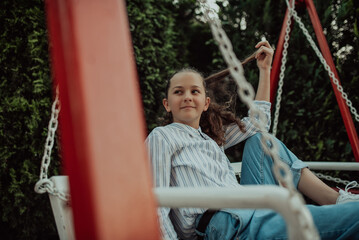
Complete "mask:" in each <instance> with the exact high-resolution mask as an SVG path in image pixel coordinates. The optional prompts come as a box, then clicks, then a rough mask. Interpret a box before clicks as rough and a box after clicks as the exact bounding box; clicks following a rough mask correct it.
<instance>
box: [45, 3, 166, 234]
mask: <svg viewBox="0 0 359 240" xmlns="http://www.w3.org/2000/svg"><path fill="white" fill-rule="evenodd" d="M46 9H47V18H48V28H49V38H50V42H51V44H50V47H51V57H52V70H53V76H54V78H55V80H56V81H57V82H58V84H59V86H60V100H61V107H62V109H61V113H60V129H61V140H62V143H61V144H62V150H63V153H62V154H63V158H64V165H65V169H66V173H67V174H68V175H69V180H70V189H71V205H72V209H73V216H74V224H75V234H76V239H86V240H87V239H101V240H102V239H105V240H106V239H109V240H112V239H126V240H127V239H159V238H160V234H159V226H158V221H157V214H156V208H157V206H156V203H155V199H154V196H153V193H152V184H151V183H152V180H151V176H150V175H151V174H150V167H149V160H148V159H147V153H146V149H145V145H144V140H145V135H146V133H145V122H144V116H143V111H142V104H141V98H140V93H139V86H138V80H137V75H136V69H135V63H134V56H133V51H131V49H132V44H131V39H130V32H129V28H128V20H127V14H126V7H125V3H124V1H118V0H102V1H87V0H47V1H46Z"/></svg>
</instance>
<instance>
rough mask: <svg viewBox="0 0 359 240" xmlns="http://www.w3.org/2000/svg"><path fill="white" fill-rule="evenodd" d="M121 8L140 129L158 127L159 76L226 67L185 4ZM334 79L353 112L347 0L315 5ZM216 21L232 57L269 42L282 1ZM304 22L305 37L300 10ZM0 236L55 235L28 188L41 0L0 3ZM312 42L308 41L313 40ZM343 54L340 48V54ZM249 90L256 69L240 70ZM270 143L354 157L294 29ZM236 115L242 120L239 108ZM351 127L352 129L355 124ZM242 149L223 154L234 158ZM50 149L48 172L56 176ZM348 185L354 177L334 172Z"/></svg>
mask: <svg viewBox="0 0 359 240" xmlns="http://www.w3.org/2000/svg"><path fill="white" fill-rule="evenodd" d="M126 3H127V10H128V15H129V21H130V31H131V34H132V39H133V45H134V46H133V47H134V53H135V57H136V64H137V70H138V76H139V81H140V86H141V93H142V97H143V104H144V109H145V117H146V122H147V126H148V130H149V131H151V130H152V129H153V128H154V127H155V126H157V125H158V123H157V118H158V117H159V116H160V115H161V114H162V106H161V99H162V97H163V95H164V94H163V89H164V86H165V83H166V80H167V79H168V78H169V77H170V76H171V75H172V74H173V73H174V71H175V70H177V69H180V68H182V67H186V66H192V67H194V68H196V69H198V70H200V71H202V72H203V73H204V74H205V75H208V74H210V73H212V72H215V71H217V70H220V69H223V68H225V65H224V63H223V60H222V58H221V56H220V53H219V52H218V49H217V46H216V44H215V43H214V40H213V39H212V35H211V32H210V30H209V28H208V26H207V25H206V24H204V23H203V22H202V21H200V19H201V18H200V16H199V14H198V8H197V4H196V2H195V1H194V0H183V1H172V0H158V1H155V0H128V1H126ZM314 3H315V6H316V8H317V11H318V15H319V18H320V19H321V23H322V26H323V28H324V32H325V33H326V37H327V41H328V43H329V46H330V48H331V51H332V55H333V56H334V61H335V63H336V65H337V69H338V72H339V76H340V78H341V81H342V85H343V87H344V89H345V91H346V92H347V93H348V95H349V98H350V99H351V101H352V102H353V105H354V106H356V107H358V105H359V99H358V98H359V96H358V94H357V89H358V87H359V80H358V78H359V77H358V76H359V75H358V60H359V58H358V55H359V46H358V37H359V32H358V19H359V6H358V5H359V3H358V1H355V0H330V1H326V0H316V1H314ZM218 4H219V5H220V7H221V8H220V9H221V11H220V13H219V14H220V17H221V19H222V22H223V27H224V28H225V30H226V32H227V33H228V35H229V37H230V39H231V40H232V43H233V45H234V50H235V52H236V53H237V56H238V57H239V58H240V59H242V58H243V57H245V56H246V55H248V54H249V53H251V52H252V51H253V47H254V45H255V44H256V42H258V41H259V40H260V39H261V38H262V37H265V38H266V39H267V40H268V41H269V42H270V43H272V44H273V45H276V43H277V40H278V35H279V32H280V29H281V26H282V21H283V17H284V12H285V2H284V1H272V0H268V1H267V0H250V1H249V0H248V1H243V0H241V1H240V0H228V1H224V2H221V1H220V2H219V3H218ZM302 18H303V21H304V22H305V23H306V26H308V29H309V31H310V32H311V33H313V31H312V29H311V27H310V26H311V25H310V22H309V19H308V16H307V14H306V13H305V11H303V14H302ZM0 36H1V37H0V78H1V80H0V217H1V218H0V236H1V239H58V237H57V233H56V228H55V224H54V220H53V216H52V212H51V209H50V204H49V201H48V198H47V197H46V196H45V195H38V194H36V193H35V192H34V191H33V188H34V184H35V183H36V181H37V179H38V174H39V170H40V169H39V167H40V163H41V158H42V154H43V146H44V142H45V137H46V134H47V124H48V121H49V118H50V108H51V102H52V86H51V83H52V81H51V74H50V70H49V69H50V67H49V66H50V62H49V54H48V47H49V44H48V42H47V30H46V17H45V11H44V2H43V0H16V1H12V0H3V1H0ZM312 36H314V35H312ZM345 49H349V51H345ZM245 72H246V77H247V79H248V80H249V81H250V82H251V83H252V84H253V85H254V87H255V86H256V83H257V79H258V73H257V69H256V65H255V63H252V64H251V65H249V66H248V67H246V69H245ZM282 98H283V99H282V104H281V105H282V106H281V113H280V124H279V129H278V138H280V139H281V140H283V141H284V142H285V143H286V144H287V146H288V147H289V148H290V149H292V151H293V152H294V153H296V154H297V155H298V156H299V157H300V158H301V159H303V160H305V161H322V160H323V161H354V157H353V154H352V152H351V147H350V144H349V141H348V138H347V135H346V132H345V128H344V126H343V123H342V120H341V116H340V114H339V110H338V107H337V104H336V100H335V97H334V94H333V91H332V88H331V85H330V83H329V78H328V77H327V74H326V73H325V72H324V70H323V67H322V66H321V64H320V63H319V61H318V59H317V57H316V56H315V55H314V53H313V51H312V50H311V49H310V47H309V46H308V44H307V43H306V40H305V39H304V37H303V35H302V34H301V33H300V31H299V29H298V26H297V25H295V27H294V29H293V32H292V34H291V40H290V48H289V56H288V63H287V71H286V77H285V83H284V94H283V97H282ZM236 111H237V112H238V114H239V115H242V116H243V115H245V113H246V109H245V108H244V106H243V105H242V104H241V103H240V102H238V103H237V105H236ZM355 127H356V129H358V123H355ZM241 147H242V146H238V147H234V148H232V149H230V150H229V151H228V155H229V157H230V159H231V160H232V161H239V160H240V157H241ZM60 160H61V156H60V155H59V151H58V148H57V147H56V148H55V151H54V152H53V161H52V165H51V169H50V173H49V175H56V174H58V173H59V172H61V163H60ZM335 174H336V176H341V177H343V178H345V179H356V180H358V176H357V175H354V173H353V172H346V173H335Z"/></svg>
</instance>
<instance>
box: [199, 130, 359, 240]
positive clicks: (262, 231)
mask: <svg viewBox="0 0 359 240" xmlns="http://www.w3.org/2000/svg"><path fill="white" fill-rule="evenodd" d="M260 138H261V134H259V133H257V134H255V135H254V136H252V137H250V138H249V139H248V140H247V142H246V144H245V147H244V152H243V159H242V174H241V184H243V185H245V184H252V185H253V184H277V181H276V180H275V178H274V176H273V174H272V170H271V169H272V165H273V162H272V159H271V158H270V157H269V156H267V155H266V154H265V153H264V152H263V150H262V147H261V143H260ZM277 141H278V145H279V156H280V158H281V159H282V160H283V161H284V162H286V163H287V164H288V166H289V168H290V169H291V171H292V173H293V182H294V185H295V186H298V182H299V179H300V175H301V169H302V168H304V167H306V165H305V164H304V163H303V162H302V161H301V160H299V159H298V158H297V157H296V156H295V155H294V154H293V153H292V152H291V151H289V150H288V149H287V147H286V146H285V145H284V144H283V143H282V142H281V141H279V140H277ZM307 207H308V209H309V211H310V212H311V214H312V217H313V220H314V223H315V225H316V227H317V229H318V232H319V234H320V236H321V238H322V239H359V214H358V213H359V203H358V202H350V203H345V204H339V205H326V206H314V205H307ZM200 218H201V215H200V216H199V217H198V218H197V219H196V222H197V224H198V222H199V220H200ZM198 234H199V235H202V236H204V239H208V240H217V239H223V240H227V239H228V240H229V239H287V238H288V236H287V233H286V223H285V221H284V219H283V218H282V216H281V215H280V214H278V213H277V212H275V211H273V210H266V209H258V210H254V209H222V210H221V211H219V212H217V213H216V214H215V215H214V216H213V217H212V219H211V221H210V223H209V224H208V227H207V229H206V231H205V233H198Z"/></svg>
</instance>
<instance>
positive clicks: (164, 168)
mask: <svg viewBox="0 0 359 240" xmlns="http://www.w3.org/2000/svg"><path fill="white" fill-rule="evenodd" d="M146 144H147V148H148V152H149V157H150V161H151V167H152V174H153V181H154V186H155V187H169V186H170V174H171V154H170V152H171V151H170V146H169V145H168V143H167V141H166V140H165V138H164V137H163V136H162V134H161V133H160V132H158V131H156V129H155V130H153V131H152V132H151V133H150V135H149V136H148V137H147V139H146ZM170 210H171V209H170V208H158V211H157V213H158V218H159V221H160V228H161V234H162V239H166V240H173V239H178V238H177V234H176V232H175V230H174V227H173V225H172V222H171V220H170V218H169V213H170Z"/></svg>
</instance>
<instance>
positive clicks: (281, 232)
mask: <svg viewBox="0 0 359 240" xmlns="http://www.w3.org/2000/svg"><path fill="white" fill-rule="evenodd" d="M307 207H308V209H309V211H310V212H311V214H312V217H313V220H314V224H315V226H316V228H317V230H318V232H319V235H320V237H321V239H323V240H326V239H327V240H330V239H333V240H334V239H354V240H355V239H359V215H358V214H357V213H358V211H359V204H358V203H355V202H352V203H346V204H340V205H327V206H313V205H307ZM242 211H244V210H243V209H242V210H240V209H232V210H231V211H230V212H231V213H229V212H222V211H220V212H218V213H216V214H215V215H214V216H213V218H212V219H211V221H210V223H209V224H208V227H207V228H206V231H205V233H204V234H201V236H203V237H204V239H205V240H215V239H216V240H217V239H226V240H227V239H288V235H287V227H286V223H285V221H284V219H283V218H282V216H281V215H280V214H278V213H276V212H274V211H272V210H265V209H259V210H255V212H254V214H253V217H252V218H251V219H250V221H249V222H247V223H243V224H242V216H241V214H242V213H243V212H242ZM244 213H245V212H244Z"/></svg>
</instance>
